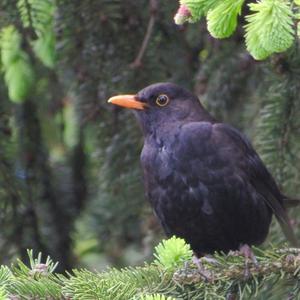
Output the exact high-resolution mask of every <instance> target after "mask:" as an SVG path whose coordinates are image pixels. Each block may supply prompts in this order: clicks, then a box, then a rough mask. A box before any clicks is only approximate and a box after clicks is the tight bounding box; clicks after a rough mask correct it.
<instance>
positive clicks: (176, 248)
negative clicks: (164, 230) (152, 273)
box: [154, 236, 193, 269]
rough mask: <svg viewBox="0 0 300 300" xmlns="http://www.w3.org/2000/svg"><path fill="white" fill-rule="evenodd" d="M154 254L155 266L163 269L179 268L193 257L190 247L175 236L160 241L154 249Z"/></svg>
mask: <svg viewBox="0 0 300 300" xmlns="http://www.w3.org/2000/svg"><path fill="white" fill-rule="evenodd" d="M155 252H156V253H155V254H154V256H155V257H156V259H157V261H156V262H157V264H158V265H161V266H162V267H164V268H165V269H169V268H174V267H181V266H182V265H183V263H184V262H185V261H187V260H190V259H191V258H192V255H193V251H192V250H191V248H190V246H189V245H188V244H186V243H185V241H184V240H183V239H181V238H177V237H175V236H173V237H172V238H170V239H168V240H164V241H162V242H161V243H160V244H159V245H158V246H156V247H155Z"/></svg>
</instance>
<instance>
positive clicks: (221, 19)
mask: <svg viewBox="0 0 300 300" xmlns="http://www.w3.org/2000/svg"><path fill="white" fill-rule="evenodd" d="M243 4H244V0H234V1H233V0H224V1H222V2H221V3H219V4H218V5H217V6H216V7H214V8H213V9H210V10H209V11H208V13H207V29H208V31H209V32H210V34H211V35H212V36H213V37H214V38H226V37H229V36H230V35H231V34H232V33H233V32H234V31H235V29H236V26H237V17H238V15H239V14H240V12H241V9H242V5H243Z"/></svg>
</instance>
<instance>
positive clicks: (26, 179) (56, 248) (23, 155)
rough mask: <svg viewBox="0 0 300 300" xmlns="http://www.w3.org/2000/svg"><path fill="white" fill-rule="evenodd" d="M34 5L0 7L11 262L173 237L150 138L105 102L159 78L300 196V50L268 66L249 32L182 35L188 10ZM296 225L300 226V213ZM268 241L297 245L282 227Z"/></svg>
mask: <svg viewBox="0 0 300 300" xmlns="http://www.w3.org/2000/svg"><path fill="white" fill-rule="evenodd" d="M36 3H39V5H34V1H27V0H21V1H20V0H19V1H15V0H0V29H1V43H0V48H1V77H0V263H1V264H3V263H8V261H11V260H12V259H15V258H16V257H21V258H23V259H25V258H26V257H27V255H26V249H27V248H30V249H34V251H35V252H37V251H42V252H43V253H44V254H45V255H50V256H51V257H52V258H53V259H54V260H58V261H59V262H60V264H59V267H60V270H69V269H71V268H72V267H79V266H83V267H87V268H90V269H98V270H101V269H104V268H106V266H117V267H121V266H126V265H136V264H140V263H142V262H143V261H145V260H147V259H149V258H150V257H151V255H152V252H153V246H154V245H156V244H157V242H158V241H159V240H160V239H161V238H162V237H163V233H162V231H161V229H160V227H159V225H158V224H157V222H156V219H155V218H154V216H153V214H152V212H151V209H150V207H149V205H148V203H147V202H146V201H145V198H144V192H143V183H142V177H141V170H140V167H139V153H140V151H141V147H142V139H141V134H140V132H139V128H138V127H137V124H136V123H135V120H134V118H133V116H132V115H131V113H130V112H128V111H125V110H122V109H119V108H117V107H113V106H111V105H108V104H107V99H108V98H109V97H110V96H112V95H116V94H118V93H135V92H137V91H138V90H140V89H142V88H143V87H145V86H147V85H149V84H151V83H154V82H159V81H171V82H175V83H177V84H180V85H182V86H184V87H186V88H188V89H190V90H193V91H194V92H195V93H196V94H197V95H198V96H199V98H200V99H201V101H202V103H203V104H204V105H205V106H206V107H207V109H208V110H209V111H210V112H211V113H212V114H213V115H214V116H215V117H217V118H218V119H219V120H222V121H224V122H228V123H231V124H233V125H234V126H236V127H237V128H239V129H241V130H242V131H243V132H245V133H246V134H247V135H248V136H249V137H250V138H251V140H252V141H253V143H254V145H255V147H256V149H257V151H258V152H259V154H260V155H261V156H262V158H263V160H264V162H265V163H266V164H267V165H268V167H269V169H270V170H271V172H272V174H273V175H274V176H275V177H276V179H277V181H278V183H279V185H280V187H281V189H282V190H283V191H284V192H285V193H286V194H287V195H289V196H293V197H298V198H300V99H299V98H300V96H299V95H300V93H299V91H300V56H299V50H298V48H299V47H298V45H297V44H296V45H295V46H294V47H293V48H292V49H291V50H289V51H288V52H287V53H284V54H280V55H276V56H273V57H272V58H271V59H268V60H267V61H265V62H256V61H254V60H253V58H251V56H250V55H249V54H248V53H247V51H246V50H245V45H244V40H243V35H242V26H240V27H239V29H238V30H237V32H236V33H235V35H234V36H233V37H231V38H230V39H226V40H221V41H220V40H215V39H213V38H212V37H211V36H210V35H209V34H208V32H207V30H206V24H205V23H204V22H203V23H197V24H191V25H188V26H176V25H175V24H174V22H173V16H174V14H175V12H176V10H177V8H178V3H177V1H159V0H150V1H149V0H147V1H146V0H140V1H135V0H109V1H108V0H76V1H74V0H57V1H56V3H54V1H53V2H52V1H50V0H44V1H36ZM7 53H10V54H9V55H13V58H12V57H9V58H7V56H6V55H7ZM16 62H18V64H19V65H18V67H17V68H15V69H14V70H13V64H16ZM9 74H12V75H9ZM10 76H11V77H10ZM16 92H17V93H19V94H18V95H15V94H14V93H16ZM298 212H299V209H298ZM291 215H292V219H293V224H294V227H295V229H296V230H297V229H298V227H299V221H300V218H297V209H294V210H293V212H291ZM298 236H299V235H298ZM270 241H271V242H272V243H273V244H276V245H277V244H280V243H284V242H285V239H284V237H283V234H282V233H281V231H280V228H279V227H278V226H277V225H276V224H275V223H274V225H273V227H272V230H271V234H270V236H269V240H268V242H266V243H265V245H266V246H267V245H269V242H270Z"/></svg>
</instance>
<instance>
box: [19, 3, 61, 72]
mask: <svg viewBox="0 0 300 300" xmlns="http://www.w3.org/2000/svg"><path fill="white" fill-rule="evenodd" d="M18 9H19V13H20V16H21V20H22V22H23V26H24V27H25V28H30V29H31V30H34V32H35V34H36V36H37V39H36V40H34V41H32V46H33V49H34V52H35V54H36V55H37V57H38V58H39V59H40V60H41V61H42V63H43V64H44V65H45V66H47V67H49V68H53V67H54V65H55V61H56V52H55V44H56V43H55V33H54V12H55V4H54V1H52V0H43V1H40V0H19V1H18Z"/></svg>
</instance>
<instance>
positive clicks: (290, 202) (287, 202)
mask: <svg viewBox="0 0 300 300" xmlns="http://www.w3.org/2000/svg"><path fill="white" fill-rule="evenodd" d="M282 200H283V206H284V207H285V208H291V207H295V206H299V205H300V199H293V198H289V197H287V196H283V198H282Z"/></svg>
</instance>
